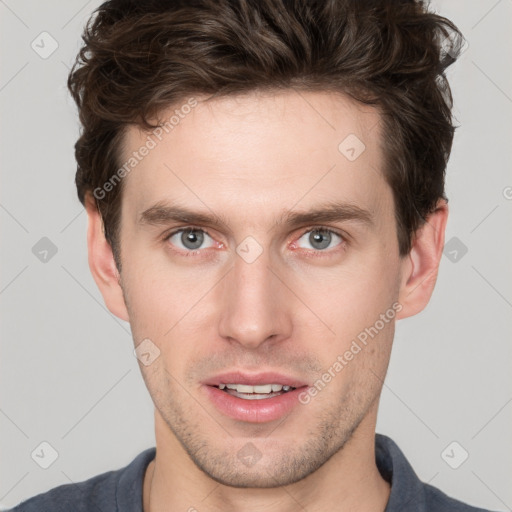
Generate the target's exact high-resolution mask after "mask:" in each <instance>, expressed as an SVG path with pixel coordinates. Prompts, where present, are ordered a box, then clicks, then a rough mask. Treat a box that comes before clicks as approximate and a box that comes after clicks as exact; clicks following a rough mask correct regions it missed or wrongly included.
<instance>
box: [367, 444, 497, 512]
mask: <svg viewBox="0 0 512 512" xmlns="http://www.w3.org/2000/svg"><path fill="white" fill-rule="evenodd" d="M375 456H376V462H377V467H378V469H379V471H380V473H381V475H382V477H383V478H384V479H385V480H386V481H388V482H389V483H390V484H391V492H390V495H389V501H388V505H387V507H386V511H385V512H399V511H400V512H401V511H403V510H414V511H415V512H491V511H490V510H485V509H482V508H477V507H473V506H471V505H467V504H466V503H463V502H461V501H458V500H456V499H454V498H451V497H450V496H448V495H446V494H445V493H444V492H442V491H441V490H439V489H437V488H436V487H433V486H432V485H429V484H426V483H424V482H422V481H421V480H420V479H419V478H418V476H417V475H416V473H415V472H414V470H413V468H412V467H411V465H410V463H409V461H408V460H407V458H406V457H405V455H404V453H403V452H402V451H401V450H400V448H399V447H398V445H397V444H396V443H395V442H394V441H393V440H392V439H391V438H389V437H387V436H385V435H383V434H376V436H375Z"/></svg>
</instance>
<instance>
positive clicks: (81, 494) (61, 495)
mask: <svg viewBox="0 0 512 512" xmlns="http://www.w3.org/2000/svg"><path fill="white" fill-rule="evenodd" d="M117 474H118V471H109V472H107V473H103V474H101V475H97V476H95V477H93V478H90V479H89V480H85V481H83V482H78V483H72V484H64V485H60V486H58V487H55V488H53V489H50V490H49V491H47V492H44V493H41V494H38V495H36V496H33V497H32V498H29V499H28V500H25V501H23V502H21V503H20V504H19V505H17V506H16V507H14V508H13V509H11V510H10V511H8V512H64V511H66V512H67V511H68V510H69V511H71V510H73V511H76V512H89V511H92V510H95V511H96V510H98V509H99V510H102V509H103V507H105V506H106V505H107V506H109V507H110V506H111V505H112V504H114V508H113V509H112V508H111V507H110V508H109V507H107V508H108V509H109V510H115V489H116V481H117V476H118V475H117Z"/></svg>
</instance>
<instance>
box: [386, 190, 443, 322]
mask: <svg viewBox="0 0 512 512" xmlns="http://www.w3.org/2000/svg"><path fill="white" fill-rule="evenodd" d="M447 220H448V204H447V202H446V201H445V200H444V199H441V200H439V201H438V203H437V206H436V209H435V211H434V212H433V213H431V214H430V215H429V216H428V217H427V219H426V222H425V223H424V224H423V226H421V227H420V228H419V229H418V230H417V231H416V233H415V235H414V239H413V244H412V248H411V251H410V252H409V254H408V255H407V256H405V257H404V258H403V261H402V274H401V284H400V293H399V297H398V301H399V303H400V304H401V305H402V309H401V311H400V312H398V313H397V316H396V318H397V319H400V318H407V317H409V316H413V315H416V314H417V313H419V312H420V311H422V310H423V309H424V308H425V307H426V305H427V304H428V301H429V300H430V297H431V296H432V292H433V291H434V286H435V284H436V281H437V273H438V270H439V264H440V262H441V257H442V255H443V247H444V234H445V229H446V222H447Z"/></svg>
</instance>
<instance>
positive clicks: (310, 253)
mask: <svg viewBox="0 0 512 512" xmlns="http://www.w3.org/2000/svg"><path fill="white" fill-rule="evenodd" d="M187 230H193V231H200V232H202V233H205V234H207V235H208V236H209V237H210V238H212V239H214V237H213V236H212V235H210V233H209V232H208V231H207V230H206V229H202V228H197V227H195V226H185V227H181V228H179V229H175V230H174V231H172V232H171V233H168V234H166V235H165V236H164V238H163V241H164V242H167V241H168V240H169V239H170V238H171V237H172V236H174V235H176V234H177V233H181V232H182V231H187ZM312 231H320V232H324V233H333V234H335V235H337V236H339V237H340V238H341V242H340V243H339V244H338V245H337V246H336V247H337V249H336V248H333V249H327V250H323V251H322V250H314V249H306V252H307V254H308V256H307V257H313V258H315V257H320V258H322V257H325V254H327V255H331V253H333V252H334V253H337V252H338V251H339V250H341V249H345V248H346V245H347V244H348V240H347V236H346V235H345V234H343V233H341V232H340V231H337V230H336V229H332V228H329V227H327V226H314V227H312V228H309V229H307V230H306V231H303V232H302V233H301V235H300V236H299V237H298V239H300V238H302V237H303V236H304V235H305V234H306V233H310V232H312ZM174 250H175V251H176V252H178V253H179V254H181V255H184V256H185V257H187V258H188V257H191V256H196V255H197V254H198V253H200V252H201V251H203V250H204V249H196V250H195V251H185V252H182V251H181V250H177V249H174Z"/></svg>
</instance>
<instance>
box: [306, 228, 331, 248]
mask: <svg viewBox="0 0 512 512" xmlns="http://www.w3.org/2000/svg"><path fill="white" fill-rule="evenodd" d="M322 239H323V242H322ZM309 240H310V242H311V245H313V247H315V245H314V244H319V245H317V246H316V248H317V249H325V248H326V247H329V244H330V243H331V234H330V233H328V232H327V231H322V230H317V231H312V232H311V234H310V235H309Z"/></svg>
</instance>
